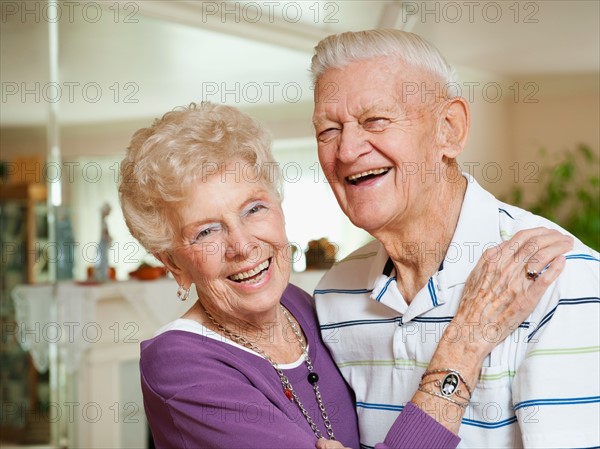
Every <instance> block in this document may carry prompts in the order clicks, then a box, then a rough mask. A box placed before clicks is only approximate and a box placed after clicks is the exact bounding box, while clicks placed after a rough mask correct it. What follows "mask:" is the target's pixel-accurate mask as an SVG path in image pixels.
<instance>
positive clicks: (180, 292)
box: [177, 285, 192, 302]
mask: <svg viewBox="0 0 600 449" xmlns="http://www.w3.org/2000/svg"><path fill="white" fill-rule="evenodd" d="M191 288H192V286H191V285H190V286H189V287H188V288H187V289H186V288H185V287H184V286H183V285H180V286H179V287H178V288H177V297H178V298H179V300H180V301H181V302H183V301H185V300H186V299H188V296H190V289H191Z"/></svg>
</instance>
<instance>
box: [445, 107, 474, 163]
mask: <svg viewBox="0 0 600 449" xmlns="http://www.w3.org/2000/svg"><path fill="white" fill-rule="evenodd" d="M440 120H441V123H440V126H439V131H438V144H439V145H440V149H441V150H442V154H443V156H445V157H446V158H448V159H456V158H457V157H458V155H459V154H460V153H462V151H463V150H464V148H465V146H466V144H467V137H468V135H469V123H470V114H469V105H468V104H467V102H466V101H465V99H464V98H462V97H454V98H450V99H449V100H446V103H445V104H444V106H443V109H442V112H441V117H440Z"/></svg>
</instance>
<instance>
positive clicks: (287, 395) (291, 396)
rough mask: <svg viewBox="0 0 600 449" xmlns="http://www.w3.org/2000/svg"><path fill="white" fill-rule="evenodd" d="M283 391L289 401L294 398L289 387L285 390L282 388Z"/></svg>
mask: <svg viewBox="0 0 600 449" xmlns="http://www.w3.org/2000/svg"><path fill="white" fill-rule="evenodd" d="M283 392H284V393H285V397H286V398H288V399H289V400H290V401H293V400H294V395H293V394H292V390H290V389H289V388H286V389H285V390H283Z"/></svg>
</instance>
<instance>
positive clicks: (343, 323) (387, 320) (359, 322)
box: [319, 316, 402, 330]
mask: <svg viewBox="0 0 600 449" xmlns="http://www.w3.org/2000/svg"><path fill="white" fill-rule="evenodd" d="M401 322H402V317H401V316H397V317H394V318H383V319H379V320H377V319H375V320H352V321H340V322H339V323H328V324H323V325H321V326H319V328H320V329H321V330H325V329H334V328H336V327H348V326H361V325H364V324H388V323H401Z"/></svg>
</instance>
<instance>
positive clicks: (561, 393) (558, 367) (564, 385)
mask: <svg viewBox="0 0 600 449" xmlns="http://www.w3.org/2000/svg"><path fill="white" fill-rule="evenodd" d="M599 262H600V260H598V259H597V254H596V255H595V257H593V256H586V257H583V256H581V257H577V256H576V255H571V256H567V265H566V267H565V270H564V271H563V273H562V274H561V276H560V278H559V280H558V281H557V283H556V286H555V287H554V288H553V290H552V291H551V292H550V294H549V298H550V299H549V300H547V301H546V304H545V306H544V307H543V308H542V310H541V313H539V314H536V316H535V317H532V318H533V319H532V324H533V326H532V328H531V331H530V332H529V333H528V335H527V337H526V338H525V340H526V341H525V343H526V346H527V349H526V353H525V358H524V360H523V361H522V362H521V364H520V366H519V367H518V369H517V373H516V375H515V378H514V382H513V387H512V389H513V406H514V410H515V413H516V416H517V420H518V423H519V427H520V430H521V434H522V441H523V446H524V447H525V448H544V449H546V448H563V447H569V448H589V447H598V446H599V445H600V427H599V426H598V423H599V422H600V381H599V379H600V307H599V306H600V298H599V293H600V292H599V290H600V276H599V273H600V263H599ZM542 301H544V300H542Z"/></svg>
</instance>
